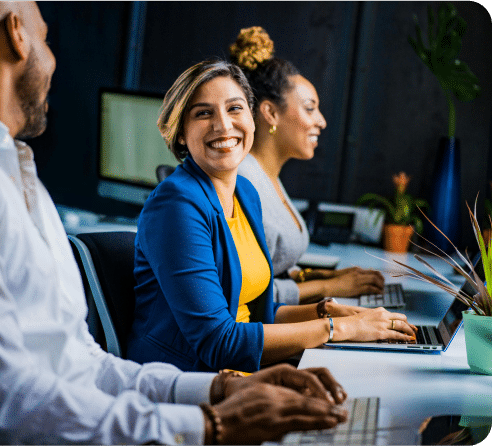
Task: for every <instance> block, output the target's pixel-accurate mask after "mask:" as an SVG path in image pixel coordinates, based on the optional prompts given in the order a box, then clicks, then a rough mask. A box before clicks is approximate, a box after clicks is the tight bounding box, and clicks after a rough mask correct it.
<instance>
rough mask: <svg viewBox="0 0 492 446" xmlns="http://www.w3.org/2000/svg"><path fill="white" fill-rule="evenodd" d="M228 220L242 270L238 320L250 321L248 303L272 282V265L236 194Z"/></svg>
mask: <svg viewBox="0 0 492 446" xmlns="http://www.w3.org/2000/svg"><path fill="white" fill-rule="evenodd" d="M226 220H227V223H228V225H229V229H230V230H231V234H232V238H233V239H234V244H235V245H236V250H237V254H238V256H239V262H240V263H241V272H242V284H241V293H240V294H239V307H238V310H237V316H236V321H237V322H249V315H250V312H249V309H248V306H247V305H246V304H247V303H248V302H251V301H253V300H255V299H256V298H257V297H258V296H260V295H261V293H263V291H265V290H266V288H267V286H268V283H269V282H270V267H269V265H268V261H267V259H266V257H265V255H264V254H263V251H262V250H261V248H260V245H259V244H258V242H257V240H256V237H255V234H254V233H253V230H252V229H251V226H250V225H249V222H248V220H247V218H246V215H245V214H244V212H243V210H242V209H241V206H240V205H239V202H238V201H237V198H236V196H235V195H234V211H233V215H232V218H227V219H226Z"/></svg>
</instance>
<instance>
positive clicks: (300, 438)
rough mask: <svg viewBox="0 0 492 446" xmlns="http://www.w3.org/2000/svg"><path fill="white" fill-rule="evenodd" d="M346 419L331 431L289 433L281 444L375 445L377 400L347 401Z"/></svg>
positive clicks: (373, 398) (355, 399)
mask: <svg viewBox="0 0 492 446" xmlns="http://www.w3.org/2000/svg"><path fill="white" fill-rule="evenodd" d="M343 407H345V408H346V409H347V411H348V419H347V421H346V422H345V423H340V424H338V425H337V426H335V427H334V428H332V429H325V430H319V431H307V432H291V433H289V434H287V435H286V436H285V437H284V438H283V439H282V442H281V444H301V445H302V444H325V445H352V446H357V445H373V444H376V437H377V427H378V412H379V398H377V397H370V398H354V399H348V400H347V401H346V402H345V403H344V404H343Z"/></svg>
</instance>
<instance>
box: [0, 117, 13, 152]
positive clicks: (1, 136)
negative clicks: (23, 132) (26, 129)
mask: <svg viewBox="0 0 492 446" xmlns="http://www.w3.org/2000/svg"><path fill="white" fill-rule="evenodd" d="M0 150H15V144H14V139H13V138H12V137H11V136H10V133H9V128H8V127H7V126H6V125H5V124H4V123H3V122H2V121H0Z"/></svg>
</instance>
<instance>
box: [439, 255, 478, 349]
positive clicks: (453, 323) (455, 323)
mask: <svg viewBox="0 0 492 446" xmlns="http://www.w3.org/2000/svg"><path fill="white" fill-rule="evenodd" d="M473 264H474V267H475V271H476V272H477V274H478V277H479V278H480V280H482V281H483V280H484V274H483V266H482V257H481V256H480V254H477V256H476V257H475V258H474V259H473ZM461 291H462V292H463V293H466V294H468V295H469V296H470V297H472V296H473V295H474V294H475V290H474V289H473V287H472V286H471V285H470V284H469V283H468V282H465V283H464V285H463V286H462V287H461ZM466 310H468V305H466V304H465V303H463V302H461V301H460V300H458V298H455V299H454V301H453V303H452V304H451V306H450V307H449V309H448V311H447V312H446V314H445V315H444V317H443V319H442V321H441V322H439V326H438V330H439V332H440V334H441V337H442V340H443V342H444V345H446V346H447V345H448V344H449V341H450V340H451V338H452V337H453V335H454V333H455V332H456V330H457V329H458V327H459V325H460V324H461V321H462V320H463V315H462V314H461V313H462V312H463V311H466Z"/></svg>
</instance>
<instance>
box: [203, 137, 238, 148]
mask: <svg viewBox="0 0 492 446" xmlns="http://www.w3.org/2000/svg"><path fill="white" fill-rule="evenodd" d="M238 142H239V140H238V139H237V138H230V139H227V140H225V141H213V142H211V143H210V145H211V146H212V147H213V148H214V149H230V148H231V147H234V146H235V145H237V143H238Z"/></svg>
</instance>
